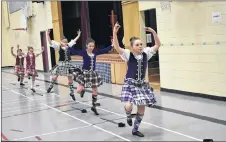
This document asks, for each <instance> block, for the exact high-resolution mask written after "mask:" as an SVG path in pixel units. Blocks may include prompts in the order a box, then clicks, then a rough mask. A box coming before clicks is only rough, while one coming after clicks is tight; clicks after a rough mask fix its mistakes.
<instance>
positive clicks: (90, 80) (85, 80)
mask: <svg viewBox="0 0 226 142" xmlns="http://www.w3.org/2000/svg"><path fill="white" fill-rule="evenodd" d="M74 81H75V82H78V83H79V84H81V85H83V86H84V88H97V87H99V86H101V85H103V81H102V78H101V76H100V75H99V74H98V73H97V72H96V71H88V70H83V71H82V73H81V74H75V75H74Z"/></svg>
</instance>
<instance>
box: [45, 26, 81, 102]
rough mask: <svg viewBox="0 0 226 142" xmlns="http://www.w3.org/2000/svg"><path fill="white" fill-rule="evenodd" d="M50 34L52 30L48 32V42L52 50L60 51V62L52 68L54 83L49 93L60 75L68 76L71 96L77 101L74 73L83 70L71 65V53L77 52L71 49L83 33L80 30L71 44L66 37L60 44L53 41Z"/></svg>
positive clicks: (52, 82)
mask: <svg viewBox="0 0 226 142" xmlns="http://www.w3.org/2000/svg"><path fill="white" fill-rule="evenodd" d="M49 34H50V30H48V34H47V35H48V41H49V44H50V45H51V47H52V48H54V49H55V50H58V51H59V62H58V65H56V66H55V67H53V68H52V70H50V72H51V74H52V81H51V84H50V86H49V88H48V90H47V93H49V92H50V91H51V90H52V88H53V85H54V84H55V83H56V80H57V78H58V76H59V75H60V76H67V77H68V85H69V89H70V96H71V97H72V99H73V100H74V101H75V96H74V89H73V79H72V77H73V76H72V72H73V71H75V72H81V70H80V69H79V68H77V67H76V66H73V65H72V63H71V52H72V51H73V50H75V49H73V48H71V47H72V46H73V45H75V44H76V41H77V40H78V39H79V37H80V35H81V31H80V30H79V31H78V32H77V34H78V35H77V37H76V38H75V39H74V40H71V41H70V42H69V43H68V40H67V39H66V38H65V37H63V38H62V39H61V42H60V43H58V42H56V41H54V40H51V39H50V36H49Z"/></svg>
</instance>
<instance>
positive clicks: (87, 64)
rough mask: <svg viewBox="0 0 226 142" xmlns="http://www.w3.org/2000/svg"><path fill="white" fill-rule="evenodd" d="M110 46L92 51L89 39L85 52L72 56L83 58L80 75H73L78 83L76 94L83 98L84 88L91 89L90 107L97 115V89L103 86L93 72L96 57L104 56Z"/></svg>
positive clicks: (92, 46) (78, 52) (93, 44)
mask: <svg viewBox="0 0 226 142" xmlns="http://www.w3.org/2000/svg"><path fill="white" fill-rule="evenodd" d="M112 47H113V46H112V45H111V46H108V47H106V48H104V49H102V50H94V48H95V41H94V40H93V39H91V38H89V39H87V40H86V48H87V49H86V50H74V51H72V54H74V55H80V56H82V57H83V66H82V70H83V73H82V74H74V80H75V81H76V82H78V84H79V85H78V87H77V93H79V94H80V95H81V97H83V95H84V93H85V90H84V88H92V91H93V94H92V105H93V107H92V108H91V110H92V111H93V112H94V113H95V114H96V115H99V113H98V112H97V110H96V101H97V95H98V94H97V93H98V90H97V87H99V86H100V85H102V84H103V82H102V79H101V77H100V75H99V74H98V73H97V72H96V71H95V69H96V57H97V56H98V55H100V54H105V53H107V52H108V51H110V50H111V49H112Z"/></svg>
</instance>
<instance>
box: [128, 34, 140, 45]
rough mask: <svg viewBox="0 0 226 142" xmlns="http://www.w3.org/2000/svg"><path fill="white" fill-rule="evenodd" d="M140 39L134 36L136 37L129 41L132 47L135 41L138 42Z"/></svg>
mask: <svg viewBox="0 0 226 142" xmlns="http://www.w3.org/2000/svg"><path fill="white" fill-rule="evenodd" d="M138 39H140V38H138V37H135V36H134V37H131V38H130V39H129V41H130V45H131V46H133V43H134V41H135V40H138Z"/></svg>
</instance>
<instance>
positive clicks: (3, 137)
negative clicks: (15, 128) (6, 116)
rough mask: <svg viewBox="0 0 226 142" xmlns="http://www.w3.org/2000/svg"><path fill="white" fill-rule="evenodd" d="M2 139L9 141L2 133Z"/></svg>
mask: <svg viewBox="0 0 226 142" xmlns="http://www.w3.org/2000/svg"><path fill="white" fill-rule="evenodd" d="M2 139H3V140H5V141H8V140H9V139H8V138H7V137H6V136H5V135H4V134H3V133H2Z"/></svg>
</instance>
